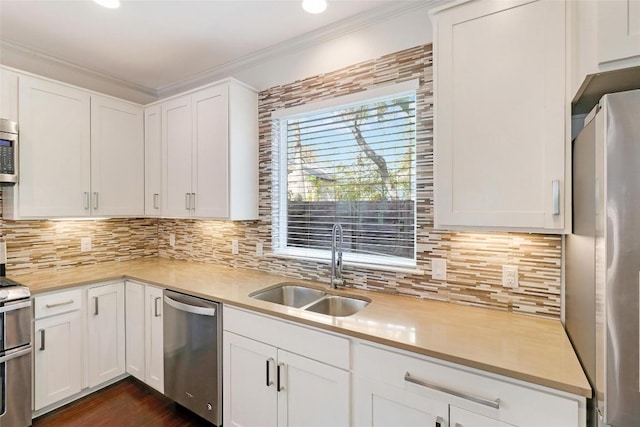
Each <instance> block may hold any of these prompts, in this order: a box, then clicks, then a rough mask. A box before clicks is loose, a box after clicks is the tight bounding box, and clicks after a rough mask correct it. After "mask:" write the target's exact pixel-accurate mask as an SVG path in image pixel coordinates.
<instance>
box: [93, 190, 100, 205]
mask: <svg viewBox="0 0 640 427" xmlns="http://www.w3.org/2000/svg"><path fill="white" fill-rule="evenodd" d="M98 197H99V196H98V192H97V191H94V192H93V209H98Z"/></svg>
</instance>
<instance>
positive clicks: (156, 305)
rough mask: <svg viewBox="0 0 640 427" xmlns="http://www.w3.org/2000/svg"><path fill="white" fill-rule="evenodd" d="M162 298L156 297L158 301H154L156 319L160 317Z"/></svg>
mask: <svg viewBox="0 0 640 427" xmlns="http://www.w3.org/2000/svg"><path fill="white" fill-rule="evenodd" d="M161 299H162V298H160V297H156V299H155V300H154V301H153V305H154V313H153V315H154V316H155V317H160V311H159V310H158V301H160V300H161Z"/></svg>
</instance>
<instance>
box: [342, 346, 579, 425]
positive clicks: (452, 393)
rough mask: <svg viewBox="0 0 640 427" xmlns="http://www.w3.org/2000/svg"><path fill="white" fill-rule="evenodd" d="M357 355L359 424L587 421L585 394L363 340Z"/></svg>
mask: <svg viewBox="0 0 640 427" xmlns="http://www.w3.org/2000/svg"><path fill="white" fill-rule="evenodd" d="M353 360H354V361H353V367H354V376H355V384H356V391H355V393H354V401H355V405H356V422H355V424H356V425H358V426H379V427H384V426H395V425H402V426H414V425H415V426H418V425H420V426H434V427H447V426H448V427H507V426H518V427H539V426H545V427H579V426H584V425H585V423H586V399H585V398H583V397H580V396H575V395H571V394H569V393H564V392H560V391H556V390H552V389H549V388H546V387H541V386H536V385H533V384H529V383H524V382H522V381H517V380H511V379H508V378H506V377H501V376H498V375H495V374H490V373H487V372H483V371H478V370H475V369H471V368H466V367H462V366H459V365H454V364H451V363H447V362H442V361H438V360H436V359H431V358H427V357H422V356H418V355H413V354H408V353H406V352H402V351H399V350H395V349H393V350H390V349H388V348H384V347H381V346H377V345H373V344H368V343H364V342H362V343H359V344H356V345H355V346H354V358H353ZM398 420H401V421H398Z"/></svg>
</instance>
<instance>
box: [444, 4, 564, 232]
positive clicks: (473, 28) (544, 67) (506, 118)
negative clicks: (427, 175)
mask: <svg viewBox="0 0 640 427" xmlns="http://www.w3.org/2000/svg"><path fill="white" fill-rule="evenodd" d="M566 8H567V5H566V3H565V2H564V1H558V0H533V1H516V0H504V1H495V0H473V1H469V2H463V3H460V2H456V3H454V4H453V5H447V6H443V7H442V8H439V9H436V10H434V11H432V12H431V13H432V18H433V21H434V67H435V68H434V71H435V74H434V85H435V86H434V92H435V100H434V108H435V129H434V130H435V132H434V183H435V184H434V192H435V194H434V195H435V203H434V207H435V225H436V227H438V228H445V229H446V228H451V229H456V228H459V229H464V228H473V229H481V230H495V231H505V230H516V231H532V232H542V233H558V232H566V231H567V230H570V221H571V214H570V202H571V196H570V194H569V192H570V168H569V164H568V159H569V158H570V156H569V155H568V153H569V151H568V148H569V145H568V144H569V142H570V138H569V134H568V132H569V126H568V125H567V123H568V122H569V120H568V119H569V115H570V106H569V102H568V94H567V85H566V80H567V71H568V67H567V55H566V53H567V40H568V37H567V24H566V20H567V13H566Z"/></svg>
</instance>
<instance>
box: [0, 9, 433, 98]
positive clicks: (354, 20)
mask: <svg viewBox="0 0 640 427" xmlns="http://www.w3.org/2000/svg"><path fill="white" fill-rule="evenodd" d="M440 3H442V0H408V1H402V2H398V3H395V4H391V5H390V6H382V7H378V8H375V9H372V10H370V11H367V12H364V13H361V14H358V15H356V16H353V17H349V18H345V19H342V20H340V21H337V22H335V23H333V24H329V25H326V26H324V27H322V28H319V29H317V30H314V31H311V32H309V33H306V34H303V35H301V36H298V37H295V38H293V39H289V40H286V41H284V42H282V43H278V44H276V45H273V46H270V47H267V48H265V49H262V50H259V51H257V52H254V53H252V54H249V55H246V56H244V57H242V58H239V59H236V60H233V61H229V62H227V63H224V64H222V65H220V66H217V67H214V68H210V69H208V70H206V71H203V72H201V73H197V74H194V75H192V76H190V77H187V78H185V79H181V80H178V81H176V82H174V83H171V84H169V85H165V86H161V87H159V88H151V87H147V86H143V85H139V84H136V83H133V82H131V81H128V80H126V79H123V78H120V77H118V76H116V75H112V74H109V73H105V72H103V71H98V70H95V69H91V68H88V67H84V66H80V65H78V64H75V63H73V62H70V61H67V60H64V59H62V58H58V57H55V56H53V55H50V54H48V53H45V52H43V51H39V50H37V49H34V48H32V47H30V46H25V45H22V44H19V43H15V42H12V41H8V40H0V52H12V53H14V54H15V55H17V56H20V57H22V58H27V59H28V60H29V61H30V62H31V63H34V64H36V65H37V66H38V67H41V69H46V67H48V66H49V67H51V66H54V67H56V68H57V69H63V70H67V71H68V72H69V73H75V74H78V75H80V76H82V77H83V78H85V79H88V80H92V81H94V82H97V84H98V85H100V84H103V85H107V86H110V87H112V88H113V87H114V86H115V87H119V88H121V89H123V90H124V91H125V92H129V93H130V95H129V96H121V95H120V97H122V98H125V99H130V100H132V101H134V102H139V103H143V104H147V103H151V102H154V101H156V100H159V99H163V98H166V97H169V96H172V95H175V94H178V93H181V92H184V91H187V90H191V89H193V88H196V87H199V86H204V85H207V84H209V83H211V82H212V81H216V80H220V79H223V78H226V77H229V76H232V75H234V74H235V73H238V72H240V71H244V70H246V69H249V68H253V67H255V66H258V65H260V64H263V63H265V62H268V61H270V60H273V59H274V58H276V57H278V56H281V55H287V54H291V53H295V52H299V51H301V50H304V49H306V48H308V47H311V46H314V45H317V44H321V43H323V42H326V41H329V40H332V39H335V38H338V37H341V36H344V35H347V34H349V33H353V32H356V31H358V30H361V29H363V28H366V27H368V26H371V25H375V24H378V23H380V22H384V21H386V20H389V19H392V18H395V17H397V16H400V15H404V14H407V13H411V12H414V11H416V10H419V9H422V8H427V7H428V8H433V7H434V6H436V5H438V4H440ZM0 63H3V61H2V57H1V56H0ZM4 65H8V66H15V65H12V64H4ZM18 68H19V67H18ZM27 71H32V72H35V73H36V74H38V72H37V70H27ZM40 74H41V73H40ZM46 77H50V76H46ZM67 83H71V84H77V82H73V81H68V82H67ZM109 92H114V91H113V90H111V91H109ZM107 93H108V92H107ZM116 96H118V95H116ZM142 100H144V101H142Z"/></svg>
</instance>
